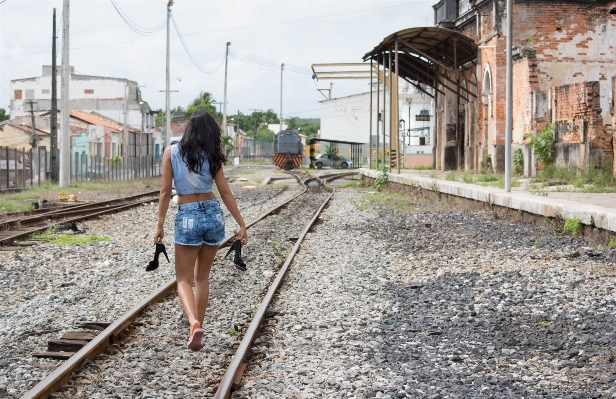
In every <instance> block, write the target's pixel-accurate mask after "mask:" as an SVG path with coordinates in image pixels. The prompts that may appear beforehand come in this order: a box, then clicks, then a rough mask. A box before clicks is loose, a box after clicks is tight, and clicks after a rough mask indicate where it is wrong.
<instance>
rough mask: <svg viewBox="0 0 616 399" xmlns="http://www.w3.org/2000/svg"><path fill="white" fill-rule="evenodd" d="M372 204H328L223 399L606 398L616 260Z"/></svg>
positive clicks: (464, 221) (572, 244)
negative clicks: (263, 347) (268, 330)
mask: <svg viewBox="0 0 616 399" xmlns="http://www.w3.org/2000/svg"><path fill="white" fill-rule="evenodd" d="M370 196H372V198H374V195H373V194H369V193H365V192H364V193H358V192H356V191H355V190H348V189H346V190H342V192H339V193H338V194H336V195H335V196H334V199H333V202H332V204H331V205H330V206H329V207H328V208H327V209H326V210H325V212H324V214H323V222H322V223H320V224H319V225H318V227H316V229H315V230H314V232H313V233H311V234H309V235H308V237H307V239H306V240H305V241H304V243H303V244H302V250H301V251H300V252H299V254H298V255H297V256H296V258H295V260H294V262H293V264H292V265H291V267H290V271H289V272H288V275H287V278H286V280H285V282H284V285H283V288H282V290H281V292H280V293H279V295H278V297H277V299H276V301H275V302H274V303H273V305H272V307H273V310H274V311H276V312H281V313H282V314H281V315H278V316H277V317H278V318H279V319H280V320H279V323H278V328H277V330H276V332H275V334H274V336H273V338H272V339H271V340H270V342H271V347H270V348H269V349H267V353H268V356H267V358H266V359H265V360H263V361H261V362H260V366H255V367H253V368H251V369H250V371H249V373H248V375H247V376H245V377H244V380H243V381H242V388H241V389H240V390H239V392H236V393H235V394H234V397H237V398H239V397H246V398H256V399H261V398H372V397H378V398H432V399H438V398H540V397H541V398H546V397H547V398H616V388H614V386H615V385H616V383H615V380H616V364H615V357H616V352H615V349H614V348H615V347H616V345H615V344H616V341H615V338H616V335H615V327H616V323H615V321H616V320H615V309H614V303H615V300H616V296H615V295H614V290H613V286H614V282H615V281H616V278H615V277H614V276H615V275H616V250H614V249H599V248H597V247H594V246H592V245H591V244H590V243H589V242H587V241H585V240H584V239H580V238H571V237H555V236H554V234H553V231H552V230H551V229H549V228H543V227H538V226H536V225H527V224H514V223H508V222H506V221H500V220H494V219H493V217H492V214H491V213H487V212H477V213H474V212H468V211H457V210H449V209H441V208H439V207H438V204H437V205H435V204H427V203H424V204H415V205H410V206H409V208H410V210H409V211H406V212H402V213H396V212H394V211H393V210H391V209H388V208H386V207H384V206H382V205H375V202H373V201H368V200H367V198H368V197H370ZM390 203H391V201H390Z"/></svg>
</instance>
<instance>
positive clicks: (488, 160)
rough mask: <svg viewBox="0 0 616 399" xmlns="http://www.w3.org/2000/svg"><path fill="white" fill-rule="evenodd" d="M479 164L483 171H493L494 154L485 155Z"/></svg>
mask: <svg viewBox="0 0 616 399" xmlns="http://www.w3.org/2000/svg"><path fill="white" fill-rule="evenodd" d="M479 166H480V167H481V172H482V173H487V172H491V171H492V155H490V154H486V155H484V156H483V159H482V160H481V162H480V163H479Z"/></svg>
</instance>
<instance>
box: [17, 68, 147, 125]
mask: <svg viewBox="0 0 616 399" xmlns="http://www.w3.org/2000/svg"><path fill="white" fill-rule="evenodd" d="M61 70H62V67H61V66H58V68H57V78H56V79H57V88H58V107H60V106H61V97H62V96H61V94H62V93H61V84H60V83H61V79H60V72H61ZM51 77H52V76H51V66H49V65H44V66H43V76H38V77H33V78H24V79H14V80H12V81H11V93H10V94H11V118H15V117H19V116H24V115H28V114H29V112H30V104H29V100H35V101H36V104H34V109H35V111H47V110H50V109H51ZM69 91H70V94H69V97H70V102H69V105H70V109H71V110H78V111H85V112H96V113H98V114H100V115H103V116H105V117H107V118H110V119H113V120H116V121H120V122H124V120H125V119H124V106H125V104H126V106H127V108H128V112H127V114H126V123H127V125H128V126H130V127H132V128H135V129H139V130H141V131H142V132H144V133H154V124H155V119H156V113H155V112H154V111H152V110H151V109H150V106H149V105H148V103H147V102H145V101H143V99H142V97H141V90H139V87H138V83H137V82H135V81H132V80H128V79H123V78H109V77H101V76H89V75H78V74H75V68H74V67H70V81H69Z"/></svg>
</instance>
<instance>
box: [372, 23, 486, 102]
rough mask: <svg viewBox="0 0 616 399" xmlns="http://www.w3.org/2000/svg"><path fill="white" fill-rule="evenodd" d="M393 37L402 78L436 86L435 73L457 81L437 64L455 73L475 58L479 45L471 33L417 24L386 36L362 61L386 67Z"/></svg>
mask: <svg viewBox="0 0 616 399" xmlns="http://www.w3.org/2000/svg"><path fill="white" fill-rule="evenodd" d="M396 40H397V41H398V52H399V54H400V55H399V58H398V61H399V62H398V68H399V71H398V72H399V75H400V77H401V78H403V79H405V80H406V81H409V82H410V83H413V82H418V83H421V84H425V85H428V86H430V87H433V88H436V86H437V85H436V81H437V77H439V76H440V77H441V78H442V79H443V80H448V81H450V82H451V83H454V84H456V85H459V82H455V81H453V80H452V79H451V78H450V77H448V76H447V75H445V74H443V72H439V68H437V67H438V66H440V67H443V68H445V69H446V70H449V71H452V72H453V73H454V74H458V70H457V69H458V67H460V66H463V65H465V64H467V63H469V62H473V61H475V60H476V59H477V51H478V47H477V44H475V42H474V41H473V39H471V38H470V37H468V36H465V35H464V34H462V33H460V32H458V31H454V30H451V29H446V28H440V27H420V28H410V29H404V30H401V31H398V32H395V33H393V34H391V35H389V36H387V37H386V38H385V39H383V41H382V42H381V43H380V44H379V45H378V46H376V47H375V48H374V49H373V50H372V51H370V52H368V53H366V54H365V55H364V57H363V59H364V61H366V60H369V59H373V60H375V61H377V62H378V63H379V64H381V65H383V66H385V68H388V63H389V57H390V54H393V53H394V51H395V50H394V49H395V45H396ZM392 69H394V67H393V65H392ZM462 90H463V91H464V92H465V95H472V96H475V95H474V94H473V93H470V92H469V91H468V90H467V89H466V88H462ZM439 92H441V91H439ZM441 93H442V92H441Z"/></svg>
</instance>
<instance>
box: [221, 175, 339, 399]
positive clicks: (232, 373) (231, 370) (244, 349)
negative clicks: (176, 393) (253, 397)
mask: <svg viewBox="0 0 616 399" xmlns="http://www.w3.org/2000/svg"><path fill="white" fill-rule="evenodd" d="M315 179H317V180H320V179H318V178H315ZM332 180H333V179H332ZM331 189H332V192H331V194H330V195H329V196H328V197H327V199H326V200H325V201H324V202H323V204H321V206H320V207H319V209H318V210H317V211H316V212H315V214H314V215H313V217H312V219H310V221H309V222H308V223H307V224H306V226H305V227H304V230H303V231H302V233H301V234H300V236H299V238H298V239H297V241H296V242H295V245H294V246H293V249H292V250H291V253H289V255H288V256H287V259H286V260H285V262H284V264H283V265H282V267H281V268H280V270H279V271H278V274H277V275H276V279H275V280H274V282H273V283H272V285H271V286H270V288H269V290H268V291H267V294H266V295H265V297H264V298H263V301H262V302H261V305H260V306H259V308H258V309H257V311H256V313H255V316H254V318H253V319H252V322H251V323H250V326H249V327H248V330H247V331H246V334H245V335H244V338H243V339H242V341H241V342H240V345H239V347H238V349H237V351H236V352H235V356H234V357H233V360H232V361H231V364H230V365H229V367H228V368H227V370H226V372H225V374H224V376H223V377H222V380H221V381H220V385H218V389H217V390H216V394H214V399H228V398H229V397H230V395H231V390H232V389H233V387H234V386H235V385H237V384H239V381H240V380H241V378H242V375H243V373H244V369H245V368H246V364H247V363H246V360H247V356H248V354H249V351H250V348H251V346H252V343H253V341H254V340H255V339H256V338H257V335H258V332H259V329H260V328H261V324H262V322H263V319H264V317H265V313H266V311H267V309H268V307H269V304H270V302H271V301H272V299H273V298H274V295H275V294H276V291H278V288H279V287H280V284H281V283H282V279H283V278H284V276H285V274H286V272H287V270H288V269H289V265H290V264H291V262H292V261H293V258H294V257H295V254H296V253H297V251H298V250H299V247H300V246H301V243H302V241H303V240H304V237H305V236H306V234H308V231H309V230H310V229H311V228H312V226H313V224H314V222H315V221H316V220H317V218H318V217H319V215H321V211H322V210H323V209H324V208H325V206H326V205H327V204H328V202H329V200H330V199H331V198H332V196H333V195H334V193H335V192H336V190H335V188H333V187H332V188H331Z"/></svg>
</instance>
